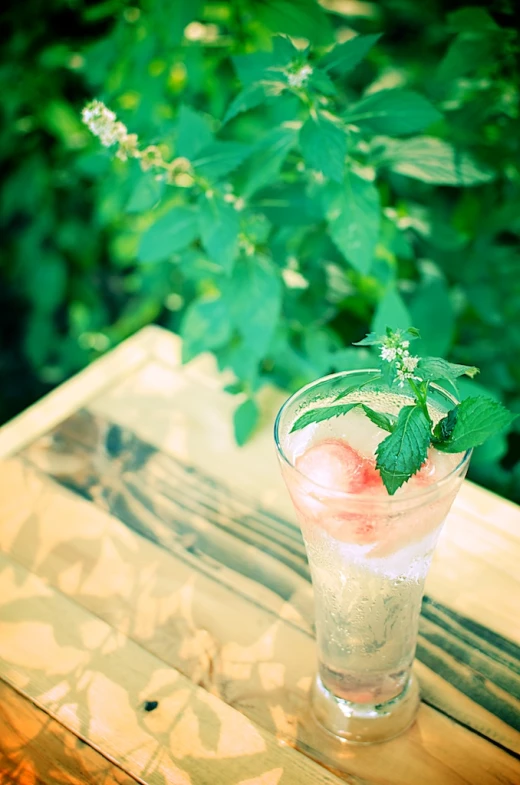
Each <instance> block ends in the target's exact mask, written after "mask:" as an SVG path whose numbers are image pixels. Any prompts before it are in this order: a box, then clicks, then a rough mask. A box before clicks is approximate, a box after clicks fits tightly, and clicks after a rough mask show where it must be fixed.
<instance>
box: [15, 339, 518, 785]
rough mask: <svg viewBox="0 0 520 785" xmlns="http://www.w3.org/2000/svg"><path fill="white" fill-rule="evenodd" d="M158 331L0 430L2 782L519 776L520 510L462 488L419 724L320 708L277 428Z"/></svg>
mask: <svg viewBox="0 0 520 785" xmlns="http://www.w3.org/2000/svg"><path fill="white" fill-rule="evenodd" d="M179 355H180V350H179V340H178V339H177V338H176V337H174V336H173V335H171V334H169V333H167V332H165V331H163V330H161V329H159V328H146V329H145V330H143V331H141V332H140V333H139V334H137V335H136V336H134V337H133V338H131V339H130V340H128V341H127V342H126V343H124V344H122V345H121V346H120V347H119V348H117V349H115V350H114V351H113V352H111V353H110V354H108V355H107V356H106V357H104V358H102V359H101V360H99V361H97V362H96V363H94V364H93V365H92V366H91V367H90V368H88V369H87V370H86V371H84V372H83V373H81V374H79V375H78V376H77V377H76V378H74V379H72V380H71V381H70V382H67V383H66V384H64V385H63V386H62V387H61V388H59V389H58V390H57V391H55V392H53V393H52V394H51V395H49V396H48V397H47V398H46V399H44V400H43V401H41V402H40V403H38V404H37V405H36V406H34V407H33V408H32V409H29V410H28V411H27V412H25V413H24V414H22V415H21V416H20V417H19V418H17V419H16V420H14V421H13V422H12V423H10V424H8V425H7V426H5V427H4V428H3V429H2V430H1V431H0V455H1V456H2V471H1V473H0V782H1V783H2V785H7V784H8V783H17V785H36V784H37V783H46V784H47V783H52V784H53V785H54V784H55V783H56V784H57V783H82V784H84V783H92V785H94V784H95V785H104V783H107V785H108V784H109V783H110V785H113V783H125V785H128V784H129V783H135V782H140V783H148V784H149V785H166V783H168V784H170V783H173V784H174V785H181V784H182V785H188V784H191V785H202V784H203V783H204V784H207V785H221V784H222V785H306V784H307V783H308V784H309V785H325V784H327V785H332V783H338V784H339V783H341V782H348V783H356V784H357V785H368V783H379V784H380V785H383V783H384V784H385V785H387V784H388V785H393V784H394V783H395V784H396V785H397V784H399V785H408V784H409V785H412V784H413V785H418V784H419V785H429V784H430V783H431V784H432V785H439V784H441V785H461V784H462V783H468V784H469V783H471V785H474V784H478V785H486V784H487V783H497V785H498V783H500V784H501V785H504V783H514V784H515V785H518V783H520V732H519V731H520V612H519V606H520V603H519V600H520V591H519V582H520V579H519V576H520V513H519V509H518V507H516V506H514V505H512V504H510V503H508V502H507V501H504V500H503V499H500V498H498V497H496V496H494V495H493V494H491V493H488V492H487V491H484V490H482V489H479V488H477V487H476V486H474V485H471V484H470V483H466V484H465V486H464V488H463V490H462V492H461V493H460V496H459V498H458V500H457V502H456V504H455V507H454V509H453V511H452V513H451V514H450V517H449V520H448V522H447V524H446V527H445V530H444V532H443V535H442V539H441V541H440V543H439V546H438V549H437V553H436V557H435V562H434V565H433V567H432V570H431V574H430V577H429V580H428V584H427V597H426V599H425V601H424V607H423V613H422V618H421V627H420V638H419V646H418V661H417V665H416V667H417V674H418V677H419V679H420V682H421V686H422V691H423V703H422V705H421V709H420V711H419V715H418V718H417V721H416V722H415V723H414V725H413V726H412V728H411V729H410V730H409V731H408V732H407V733H406V734H405V735H403V736H402V737H400V738H398V739H396V740H393V741H390V742H387V743H385V744H380V745H377V746H373V747H359V746H349V745H345V744H341V743H339V742H337V741H335V740H334V739H333V738H332V737H329V736H328V735H327V734H326V733H325V732H323V731H321V730H320V729H319V728H318V727H317V726H316V725H315V724H314V722H313V720H312V717H311V716H310V713H309V709H308V689H309V685H310V682H311V677H312V674H313V671H314V668H315V645H314V639H313V634H312V596H311V587H310V583H309V575H308V569H307V564H306V560H305V553H304V549H303V545H302V541H301V539H300V535H299V532H298V529H297V527H296V525H295V523H294V519H293V514H292V511H291V508H290V506H289V502H288V499H287V496H286V492H285V489H284V488H283V486H282V482H281V479H280V477H279V473H278V467H277V464H276V458H275V453H274V448H273V446H272V440H271V423H272V419H273V413H274V411H275V409H276V407H277V406H278V405H279V403H280V401H281V396H280V394H279V393H277V392H276V391H273V390H271V391H266V392H265V395H264V398H263V401H262V405H263V408H264V411H265V422H264V426H263V427H262V428H261V429H260V431H259V433H258V435H257V436H255V438H254V439H253V440H252V441H251V443H250V444H248V445H247V446H246V447H245V448H242V449H239V448H238V447H236V446H235V444H234V442H233V437H232V429H231V414H232V411H233V408H234V407H235V406H236V403H237V401H236V399H233V397H232V396H230V395H229V394H228V393H226V392H224V391H223V385H224V383H225V381H226V380H225V379H224V377H222V375H219V374H217V372H216V371H215V368H214V365H213V362H212V360H211V358H210V357H208V356H203V357H200V358H198V359H197V360H195V361H194V362H192V363H190V364H189V365H187V366H184V367H182V366H180V363H179Z"/></svg>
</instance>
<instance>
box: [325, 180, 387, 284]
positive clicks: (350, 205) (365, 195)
mask: <svg viewBox="0 0 520 785" xmlns="http://www.w3.org/2000/svg"><path fill="white" fill-rule="evenodd" d="M331 186H332V184H331ZM329 194H330V200H329V205H328V208H327V219H328V224H329V230H330V235H331V237H332V240H333V241H334V243H335V245H336V246H337V247H338V249H339V250H340V251H341V253H342V254H343V255H344V257H345V259H346V260H347V261H348V262H350V264H351V265H352V266H353V267H355V268H356V270H358V271H359V272H360V273H363V274H364V275H366V274H367V273H368V271H369V270H370V267H371V266H372V259H373V256H374V249H375V247H376V243H377V240H378V237H379V222H380V218H381V208H380V204H379V193H378V190H377V188H376V186H375V185H374V183H371V182H369V181H368V180H365V179H364V178H363V177H359V175H357V174H354V172H352V171H351V172H349V174H348V177H347V178H346V180H345V184H344V185H342V186H341V187H339V186H332V187H331V188H330V191H329Z"/></svg>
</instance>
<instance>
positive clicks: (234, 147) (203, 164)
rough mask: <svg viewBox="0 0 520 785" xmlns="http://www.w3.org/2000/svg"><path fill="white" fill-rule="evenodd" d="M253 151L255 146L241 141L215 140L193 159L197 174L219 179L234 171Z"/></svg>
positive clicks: (210, 178)
mask: <svg viewBox="0 0 520 785" xmlns="http://www.w3.org/2000/svg"><path fill="white" fill-rule="evenodd" d="M252 152H253V147H252V146H251V145H249V144H242V143H241V142H220V141H217V142H213V143H212V144H210V145H208V146H207V147H204V149H202V150H201V151H200V152H199V153H198V154H197V157H196V158H194V159H193V161H192V165H193V168H194V169H195V170H196V171H197V174H199V175H202V176H203V177H207V178H208V179H209V180H218V179H219V178H220V177H224V176H225V175H227V174H229V173H230V172H232V171H233V170H234V169H236V168H237V167H238V166H240V164H241V163H242V161H244V160H245V159H246V158H247V157H248V156H249V155H251V153H252Z"/></svg>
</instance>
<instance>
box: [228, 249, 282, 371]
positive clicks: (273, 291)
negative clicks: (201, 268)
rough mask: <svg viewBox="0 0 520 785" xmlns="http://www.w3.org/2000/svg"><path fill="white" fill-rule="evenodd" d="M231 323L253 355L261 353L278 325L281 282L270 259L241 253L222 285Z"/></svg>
mask: <svg viewBox="0 0 520 785" xmlns="http://www.w3.org/2000/svg"><path fill="white" fill-rule="evenodd" d="M223 291H224V293H225V297H226V302H227V303H228V308H229V315H230V319H231V320H232V323H233V325H234V326H235V328H236V330H237V331H238V332H239V334H240V335H241V336H242V337H243V339H244V342H245V344H246V346H247V349H248V351H249V352H250V354H251V355H253V356H254V357H255V358H257V359H260V358H262V357H264V356H265V354H266V352H267V350H268V348H269V344H270V342H271V338H272V337H273V334H274V331H275V329H276V327H277V325H278V321H279V318H280V310H281V305H282V283H281V280H280V276H279V273H278V270H277V269H276V267H275V265H274V264H273V263H272V262H271V260H270V259H268V258H266V257H260V256H247V257H241V258H240V259H239V260H238V262H237V263H236V265H235V269H234V270H233V275H232V276H231V278H230V279H229V280H228V281H227V282H226V283H225V284H224V289H223Z"/></svg>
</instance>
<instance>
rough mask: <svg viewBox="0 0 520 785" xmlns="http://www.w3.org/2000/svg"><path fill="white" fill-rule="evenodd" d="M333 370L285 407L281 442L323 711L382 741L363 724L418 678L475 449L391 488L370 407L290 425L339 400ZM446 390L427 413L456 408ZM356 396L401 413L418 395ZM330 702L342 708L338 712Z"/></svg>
mask: <svg viewBox="0 0 520 785" xmlns="http://www.w3.org/2000/svg"><path fill="white" fill-rule="evenodd" d="M358 375H359V376H360V377H362V376H363V374H358ZM345 376H348V374H345ZM334 379H336V377H332V378H331V379H329V380H327V379H325V380H322V381H321V382H318V383H316V384H315V385H310V386H309V388H307V389H308V390H309V393H307V394H306V390H305V389H304V390H303V391H300V393H297V394H296V396H293V399H290V401H289V402H288V404H286V407H287V408H288V409H289V411H287V410H286V411H285V415H286V417H285V418H284V416H283V412H284V410H283V409H282V413H281V415H279V421H278V423H277V426H278V427H277V437H278V447H279V453H280V462H281V466H282V472H283V475H284V478H285V481H286V484H287V487H288V490H289V493H290V495H291V498H292V500H293V503H294V506H295V509H296V512H297V515H298V519H299V522H300V526H301V529H302V533H303V537H304V540H305V544H306V549H307V554H308V559H309V564H310V569H311V576H312V582H313V587H314V596H315V612H316V635H317V643H318V652H319V674H318V679H317V687H316V688H315V693H314V698H315V704H318V706H319V707H321V711H319V712H317V713H318V714H321V715H322V716H321V717H320V719H321V721H322V722H323V724H325V725H326V727H329V730H332V731H333V732H335V733H337V734H339V735H342V736H344V737H345V738H352V739H354V740H358V741H363V740H365V737H366V740H369V741H370V740H379V737H378V733H379V731H378V732H376V734H375V736H376V738H375V739H374V738H372V735H373V734H372V735H371V733H370V732H368V731H366V729H365V726H366V724H367V723H366V717H368V716H369V715H370V716H372V715H373V716H374V718H375V719H377V717H378V716H381V715H382V714H384V713H385V712H384V707H385V706H387V707H392V706H393V705H394V704H395V703H396V701H397V702H399V700H400V697H401V696H404V695H405V694H406V692H407V689H408V688H409V687H410V675H411V666H412V662H413V658H414V654H415V646H416V638H417V628H418V620H419V613H420V607H421V599H422V595H423V591H424V582H425V578H426V575H427V572H428V569H429V566H430V563H431V558H432V555H433V551H434V548H435V544H436V541H437V538H438V535H439V533H440V530H441V528H442V524H443V521H444V519H445V516H446V514H447V512H448V510H449V508H450V506H451V504H452V501H453V499H454V497H455V495H456V493H457V491H458V488H459V486H460V482H461V481H462V478H463V476H464V473H465V467H466V466H467V458H466V457H465V456H462V455H447V454H443V453H439V452H437V451H436V450H430V452H429V454H428V459H427V461H426V463H425V464H424V466H423V467H422V469H421V471H420V472H419V473H418V474H417V475H415V476H414V477H412V478H411V479H410V480H409V481H408V482H407V483H406V484H405V485H404V486H403V487H402V488H400V489H399V490H398V491H397V492H396V494H395V495H394V496H389V495H388V493H387V491H386V489H385V487H384V485H383V483H382V481H381V478H380V476H379V473H378V472H377V471H376V470H375V450H376V448H377V445H378V444H379V442H380V441H381V440H382V439H384V438H385V437H386V436H387V435H388V434H387V432H386V431H383V430H381V429H380V428H378V427H377V426H376V425H374V424H373V423H372V422H371V421H370V420H369V419H368V417H366V415H365V414H364V413H363V411H362V410H361V409H357V408H356V409H352V410H351V411H350V412H348V413H347V414H345V415H340V416H338V417H334V418H333V419H329V420H326V421H323V422H321V423H313V424H311V425H309V426H307V427H306V428H304V429H302V430H300V431H296V432H293V433H291V431H290V429H291V426H292V423H293V422H294V421H295V419H297V417H299V416H301V414H302V413H304V412H305V411H306V410H307V409H308V408H310V407H311V406H312V407H313V408H315V407H316V405H330V402H331V401H333V400H334V398H335V397H336V394H337V384H335V383H333V382H334ZM365 381H366V379H365ZM320 385H321V388H322V389H318V390H315V389H313V388H315V387H316V386H318V387H319V386H320ZM438 398H439V400H438V402H437V403H434V405H433V407H432V408H431V410H430V413H431V416H432V419H433V420H434V421H435V420H438V419H440V418H441V417H442V416H443V414H444V413H445V411H446V409H447V408H449V406H450V405H452V404H451V401H450V399H449V396H447V397H446V398H445V397H444V394H443V393H441V392H440V393H439V396H438ZM356 399H358V400H361V399H362V400H363V402H364V403H366V404H367V405H369V406H370V407H371V408H372V409H376V410H379V411H382V412H386V413H394V414H397V413H398V411H399V410H400V408H401V407H402V406H403V405H407V404H409V403H410V402H411V401H410V399H409V398H406V397H405V396H399V395H396V394H394V393H390V392H389V391H388V390H386V391H385V390H374V389H370V387H369V388H368V389H367V388H365V389H364V390H362V391H359V392H355V393H352V394H351V395H350V396H349V397H347V398H346V399H344V401H342V402H348V401H349V400H356ZM291 401H292V406H291ZM316 691H317V692H316ZM316 696H317V697H316ZM327 701H329V703H330V702H331V701H335V702H336V705H337V706H339V708H340V709H341V712H340V714H341V717H339V720H338V717H337V716H336V719H334V718H332V716H331V712H329V711H328V706H327ZM315 709H316V705H315ZM367 712H368V714H367ZM389 712H390V709H389ZM390 713H391V712H390ZM356 714H359V715H363V717H365V720H364V721H363V722H364V724H363V728H362V729H361V731H359V729H356V728H354V730H352V727H353V722H352V717H354V716H355V715H356ZM329 715H330V716H329ZM336 715H338V712H336ZM345 715H347V719H348V718H349V717H350V719H348V721H347V722H343V719H344V716H345ZM408 715H410V716H408ZM408 715H407V717H405V718H403V720H402V722H404V721H405V720H406V722H407V723H408V724H409V721H410V720H411V718H413V716H412V715H413V712H410V711H409V712H408ZM338 722H339V724H338ZM402 722H401V724H402ZM369 724H370V723H369ZM396 727H397V732H400V730H402V728H401V727H400V726H399V723H397V726H396ZM396 727H394V725H392V723H390V722H388V721H387V722H386V725H385V728H383V729H382V731H380V733H381V734H382V738H389V737H391V736H392V735H395V731H396ZM358 736H359V737H360V738H357V737H358Z"/></svg>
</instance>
